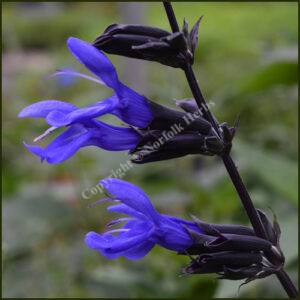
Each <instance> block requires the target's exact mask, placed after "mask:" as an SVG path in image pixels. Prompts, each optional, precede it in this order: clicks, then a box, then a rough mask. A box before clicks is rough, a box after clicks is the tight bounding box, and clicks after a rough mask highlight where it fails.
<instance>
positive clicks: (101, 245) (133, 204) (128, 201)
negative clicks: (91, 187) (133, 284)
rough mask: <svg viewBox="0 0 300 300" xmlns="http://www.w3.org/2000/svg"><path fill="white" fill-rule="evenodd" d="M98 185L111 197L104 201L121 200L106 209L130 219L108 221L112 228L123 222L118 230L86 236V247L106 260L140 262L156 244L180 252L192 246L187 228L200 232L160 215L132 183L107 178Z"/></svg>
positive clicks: (195, 228) (178, 220) (196, 228)
mask: <svg viewBox="0 0 300 300" xmlns="http://www.w3.org/2000/svg"><path fill="white" fill-rule="evenodd" d="M100 184H102V185H103V187H104V188H105V189H106V190H107V191H108V192H109V193H110V194H111V195H112V196H110V197H108V198H105V199H104V200H109V201H116V200H119V201H120V202H118V203H117V204H115V205H113V206H110V207H108V210H109V211H111V212H116V213H122V214H126V215H129V216H130V217H126V218H119V219H117V220H115V221H112V222H110V224H109V225H113V224H116V223H120V222H124V221H125V224H124V225H123V226H122V228H120V229H113V230H110V231H108V232H106V233H102V234H98V233H96V232H89V233H88V234H87V235H86V239H85V241H86V243H87V245H88V246H89V247H90V248H92V249H96V250H98V251H99V252H101V254H102V255H104V256H105V257H107V258H116V257H118V256H121V255H123V256H125V257H126V258H128V259H140V258H142V257H144V256H145V255H146V254H147V253H148V252H149V251H150V250H151V249H152V248H153V246H154V245H156V244H157V245H159V246H161V247H164V248H166V249H169V250H173V251H183V250H184V249H186V248H187V247H189V246H191V245H192V244H193V239H192V238H191V236H190V234H189V233H188V231H187V230H186V228H185V227H186V226H187V227H189V228H190V229H191V230H195V231H197V232H198V233H199V234H201V233H202V231H201V230H200V229H199V228H198V227H197V226H196V224H195V223H193V222H189V221H185V220H181V219H178V218H174V217H171V216H167V215H162V214H159V213H158V212H157V211H156V210H155V209H154V207H153V206H152V204H151V202H150V200H149V199H148V197H147V195H146V194H145V193H144V192H143V191H142V190H141V189H139V188H138V187H137V186H135V185H133V184H130V183H128V182H126V181H123V180H120V179H106V180H102V181H100ZM116 233H118V235H115V234H116Z"/></svg>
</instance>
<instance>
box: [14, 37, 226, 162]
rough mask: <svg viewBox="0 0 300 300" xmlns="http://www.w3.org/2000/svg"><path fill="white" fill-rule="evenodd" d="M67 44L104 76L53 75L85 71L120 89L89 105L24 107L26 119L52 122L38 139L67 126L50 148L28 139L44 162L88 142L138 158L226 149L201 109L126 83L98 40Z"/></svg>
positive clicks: (47, 103) (55, 102) (58, 159)
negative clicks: (165, 102)
mask: <svg viewBox="0 0 300 300" xmlns="http://www.w3.org/2000/svg"><path fill="white" fill-rule="evenodd" d="M67 45H68V48H69V50H70V52H71V53H72V54H73V56H74V57H75V58H76V59H77V60H79V62H81V63H82V64H84V65H85V66H86V68H87V69H88V70H89V71H90V72H92V73H93V74H95V75H96V76H97V77H98V78H94V77H90V76H87V75H84V74H80V73H76V72H74V71H57V72H56V73H54V74H53V75H50V76H56V75H75V76H81V77H84V78H86V79H89V80H92V81H95V82H96V83H99V84H101V85H105V86H107V87H109V88H111V89H112V90H113V92H114V93H113V94H112V96H110V97H108V98H106V99H104V100H100V101H97V102H96V103H93V104H91V105H89V106H87V107H84V108H78V107H76V106H75V105H73V104H70V103H66V102H63V101H59V100H55V99H51V100H44V101H40V102H37V103H34V104H32V105H29V106H28V107H26V108H24V109H23V110H22V111H21V112H20V114H19V117H20V118H22V117H32V118H44V119H45V121H46V122H47V123H48V124H49V125H50V126H51V127H50V128H49V129H48V130H47V131H46V132H45V133H44V134H42V135H41V136H39V137H38V138H36V139H35V141H38V140H40V139H41V138H43V137H45V136H46V135H48V134H49V133H50V132H52V131H53V130H55V129H57V128H59V127H66V130H65V131H64V132H63V133H61V134H60V135H58V136H57V137H56V138H55V139H54V141H53V142H51V143H50V144H49V145H48V146H47V147H46V148H45V149H43V148H42V147H40V146H35V145H28V144H26V143H24V144H25V145H26V147H28V149H29V150H31V151H32V152H33V153H34V154H36V155H38V156H40V158H41V160H42V161H43V160H46V161H47V162H48V163H60V162H62V161H64V160H66V159H68V158H69V157H71V156H72V155H73V154H74V153H75V152H76V151H78V150H79V149H80V148H82V147H86V146H97V147H100V148H102V149H106V150H109V151H121V150H130V153H131V154H132V161H133V162H136V163H144V162H151V161H158V160H164V159H170V158H174V157H180V156H183V155H187V154H193V153H200V154H205V155H213V154H218V153H219V152H220V149H222V141H221V140H220V139H219V137H218V135H217V134H216V133H215V132H214V130H213V128H212V126H211V124H210V123H209V122H208V121H207V120H206V119H205V118H203V117H202V114H201V112H193V114H192V113H190V112H183V111H182V112H181V111H177V110H174V109H170V108H167V107H165V106H162V105H160V104H158V103H155V102H153V101H151V100H149V99H147V98H146V97H144V96H142V95H140V94H138V93H137V92H135V91H133V90H132V89H130V88H129V87H127V86H126V85H124V84H123V83H121V82H120V81H119V79H118V75H117V73H116V70H115V68H114V66H113V65H112V63H111V62H110V61H109V59H108V58H107V57H106V56H105V55H104V54H103V53H102V52H101V51H99V50H98V49H97V48H95V47H94V46H93V45H91V44H89V43H87V42H84V41H82V40H79V39H77V38H73V37H71V38H69V39H68V41H67ZM105 114H113V115H115V116H117V117H118V118H119V119H120V120H121V121H123V122H124V123H126V124H127V125H126V126H127V127H117V126H112V125H109V124H106V123H104V122H102V121H100V120H98V119H97V118H98V117H101V116H103V115H105ZM220 145H221V146H220Z"/></svg>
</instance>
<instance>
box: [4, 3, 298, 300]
mask: <svg viewBox="0 0 300 300" xmlns="http://www.w3.org/2000/svg"><path fill="white" fill-rule="evenodd" d="M123 5H124V4H123ZM136 5H140V6H143V7H144V11H145V12H146V13H145V16H144V19H145V22H144V23H145V24H147V25H152V26H157V27H162V28H164V29H166V30H169V25H168V22H167V18H166V17H165V14H164V10H163V7H162V5H161V3H155V2H152V3H143V4H141V3H140V4H138V3H136ZM173 6H174V10H175V13H176V15H177V18H178V20H180V22H181V23H182V20H183V17H186V18H187V21H188V22H189V25H190V26H192V25H193V24H194V23H195V22H196V20H197V19H198V17H199V16H200V15H204V19H203V20H202V22H201V25H200V38H199V47H198V49H197V51H196V58H195V65H194V70H195V72H196V75H197V78H198V80H199V84H200V86H201V88H202V90H203V93H204V95H205V96H206V98H207V100H208V101H211V102H213V103H214V107H213V112H214V113H215V115H216V116H217V117H218V119H219V120H220V121H224V120H226V121H227V122H228V123H230V124H233V122H234V120H235V119H236V118H237V116H239V117H240V123H239V127H238V132H237V138H236V140H235V141H234V146H233V156H234V158H235V160H236V164H237V166H238V167H239V170H240V172H241V174H242V176H243V178H244V179H245V183H246V185H247V187H248V188H249V192H250V194H251V196H252V198H253V200H254V203H255V205H256V207H259V208H261V209H263V210H264V211H266V213H268V214H269V215H270V216H271V215H272V213H271V211H269V210H268V207H270V208H272V210H273V211H274V212H275V213H276V215H277V218H278V220H279V223H280V224H281V226H282V232H283V233H282V248H283V250H284V253H285V255H286V260H287V271H288V273H289V274H290V275H291V276H292V278H293V280H294V281H295V282H296V281H297V276H298V273H297V269H296V266H297V236H298V230H297V228H298V227H297V219H298V215H297V202H298V174H297V161H298V133H297V125H298V113H297V111H298V98H297V97H298V95H297V92H298V90H297V82H298V72H297V70H298V69H297V66H298V57H297V43H298V32H297V21H298V15H297V3H292V2H270V3H268V2H258V3H255V2H211V3H208V2H193V3H192V2H191V3H189V2H185V3H180V2H176V3H174V5H173ZM121 12H122V6H121V5H120V3H116V2H115V3H113V2H110V3H108V2H107V3H106V2H100V3H97V2H71V3H66V2H35V3H33V2H19V3H17V2H5V3H3V4H2V18H3V23H2V24H3V26H2V35H3V39H2V48H3V67H2V87H3V91H2V96H3V97H2V98H3V102H2V120H3V123H2V128H3V129H2V137H3V154H2V170H3V175H2V186H3V210H2V216H3V227H2V228H3V230H2V233H3V243H2V247H3V249H2V250H3V285H2V288H3V297H19V298H22V297H23V298H26V297H39V298H49V297H73V298H88V297H97V298H105V297H107V298H108V297H118V298H120V297H132V298H149V297H159V298H168V297H169V298H172V297H174V298H175V297H178V298H179V297H181V298H196V297H197V298H199V297H201V298H203V299H207V298H210V297H222V298H224V297H257V298H262V297H284V296H285V294H284V292H283V291H282V288H281V287H280V285H279V284H278V282H277V279H276V278H275V277H274V276H272V277H270V278H267V279H263V280H260V281H257V282H253V283H250V284H248V285H247V286H245V287H244V286H243V287H242V288H241V290H240V293H239V294H238V286H239V284H241V282H230V281H221V282H218V281H216V280H215V276H214V275H201V276H198V275H195V276H183V277H182V276H180V270H181V268H183V267H184V266H185V265H186V264H187V262H188V260H189V259H188V258H187V257H184V256H178V255H176V253H171V252H169V251H167V250H164V249H162V248H159V247H155V249H154V250H153V251H151V253H149V254H148V255H147V256H146V257H145V258H144V259H143V260H140V261H127V260H126V259H124V258H118V259H116V260H107V259H105V258H103V257H101V255H99V254H98V253H96V252H95V251H92V250H90V249H88V248H87V247H86V246H85V244H84V236H85V233H86V232H88V231H91V230H95V231H98V232H103V231H105V230H106V227H105V225H106V224H107V222H109V221H110V220H111V219H112V218H113V217H114V216H113V215H112V214H111V213H108V212H106V211H105V204H101V205H97V206H95V207H93V209H87V206H88V205H89V204H90V203H92V202H93V201H95V200H97V199H99V198H100V197H101V195H95V196H93V197H91V198H90V199H88V200H85V199H84V198H83V197H82V195H81V193H82V190H84V189H85V188H92V187H93V186H95V185H96V184H97V181H98V180H100V179H102V178H104V177H106V176H108V175H109V174H110V173H111V172H112V171H114V170H116V169H117V168H118V167H119V166H120V163H123V164H124V163H125V162H126V161H127V160H128V159H129V157H128V155H127V154H126V153H109V152H106V151H100V150H99V149H94V148H85V149H83V150H80V151H79V152H78V153H77V154H76V155H75V156H74V157H72V158H71V159H70V160H68V161H66V162H64V163H62V164H60V165H47V164H46V163H44V164H40V163H39V161H38V159H37V158H36V157H34V156H33V155H32V154H31V153H29V151H28V150H27V149H26V148H25V147H24V146H23V145H22V141H23V140H26V141H27V142H29V141H31V140H32V139H33V138H34V137H35V136H38V135H39V134H40V133H41V132H43V131H44V130H45V129H46V125H45V124H44V122H42V121H40V120H29V119H26V120H18V119H17V114H18V112H19V111H20V110H21V109H22V108H23V107H25V106H26V105H28V104H30V103H33V102H35V101H39V100H42V99H60V100H65V101H69V102H72V103H76V105H79V106H80V105H82V106H84V105H87V104H89V103H92V102H95V100H97V99H101V98H104V97H106V96H107V95H109V93H110V90H109V89H107V88H103V87H102V86H101V87H100V88H99V86H97V85H95V84H94V83H91V82H88V81H86V80H83V79H82V80H81V79H80V80H79V79H72V80H71V79H69V80H67V79H65V80H62V79H61V78H52V79H48V80H47V81H44V80H40V79H41V78H44V77H45V76H47V75H49V74H51V73H53V72H54V71H55V69H56V68H65V69H67V68H69V69H70V68H71V69H76V70H78V71H83V72H85V70H84V68H82V66H80V65H79V64H78V63H77V62H76V61H75V59H74V58H72V56H71V55H70V54H69V53H68V50H67V47H66V46H65V41H66V39H67V38H68V36H76V37H79V38H82V39H84V40H87V41H92V40H93V39H94V38H95V37H96V36H98V35H99V34H101V33H102V32H103V31H104V29H105V28H106V27H107V26H108V25H109V24H112V23H118V22H119V23H120V22H121V21H120V14H121ZM110 58H111V60H112V61H113V62H114V63H115V65H116V67H117V69H118V72H119V73H122V74H126V76H122V77H121V76H120V78H121V80H122V81H123V82H124V83H125V84H126V83H127V82H129V81H130V79H131V81H132V79H133V80H134V74H131V73H128V72H127V70H122V66H123V65H124V62H125V61H126V60H130V61H132V62H134V63H135V65H136V66H137V67H139V68H141V69H142V70H144V73H145V74H146V76H147V77H146V80H147V81H146V84H145V85H144V86H141V87H138V88H137V90H138V91H139V92H141V93H143V94H145V95H147V97H149V98H151V99H154V100H156V101H158V102H161V103H164V104H166V105H169V106H173V107H174V103H173V100H172V99H174V98H176V99H182V98H188V97H191V93H190V91H189V89H188V86H187V83H186V80H185V78H184V74H183V72H181V71H180V70H174V69H170V68H166V67H164V66H162V65H159V64H157V63H151V62H143V61H138V60H132V59H128V58H119V57H115V56H110ZM126 72H127V73H126ZM174 82H175V83H176V84H174ZM170 100H171V101H170ZM105 120H109V121H112V122H114V123H115V124H118V123H116V119H115V118H112V117H108V118H106V119H105ZM52 138H53V137H52V136H50V137H49V138H47V139H46V141H44V144H46V143H48V142H49V141H50V140H51V139H52ZM124 179H126V180H128V181H130V182H133V183H135V184H137V185H139V186H140V187H141V188H142V189H144V190H145V191H146V192H147V193H148V194H149V196H150V198H151V199H152V200H153V203H154V205H155V207H156V208H157V209H158V210H159V211H160V212H161V213H167V214H171V215H175V216H177V217H182V218H188V219H189V218H190V213H191V214H194V215H197V216H198V217H200V218H203V219H204V220H205V221H207V222H212V223H216V222H223V223H225V222H228V223H243V224H248V222H247V219H246V217H245V213H244V211H243V209H242V207H241V204H240V202H239V199H238V197H237V195H236V193H235V191H234V189H233V186H232V183H231V182H230V180H229V178H228V176H227V175H226V171H225V169H224V167H223V166H222V164H221V162H220V161H219V159H217V158H210V157H204V158H203V157H197V156H189V157H184V158H180V159H177V160H172V161H166V162H164V163H152V164H149V165H143V166H134V167H133V168H132V169H131V170H130V171H128V172H127V173H126V174H125V176H124Z"/></svg>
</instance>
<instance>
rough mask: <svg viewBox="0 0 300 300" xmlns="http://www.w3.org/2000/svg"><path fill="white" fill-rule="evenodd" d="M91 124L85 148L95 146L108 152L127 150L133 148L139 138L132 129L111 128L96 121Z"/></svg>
mask: <svg viewBox="0 0 300 300" xmlns="http://www.w3.org/2000/svg"><path fill="white" fill-rule="evenodd" d="M92 122H93V127H92V128H91V129H90V132H91V138H90V139H89V141H87V143H86V144H85V146H97V147H100V148H103V149H105V150H110V151H121V150H129V149H132V148H133V147H135V146H136V144H137V143H138V142H139V140H140V138H141V137H140V135H139V134H138V133H137V132H136V131H135V130H133V129H132V128H123V127H117V126H112V125H108V124H106V123H103V122H101V121H98V120H93V121H92Z"/></svg>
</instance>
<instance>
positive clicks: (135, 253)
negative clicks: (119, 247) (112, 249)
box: [124, 240, 155, 260]
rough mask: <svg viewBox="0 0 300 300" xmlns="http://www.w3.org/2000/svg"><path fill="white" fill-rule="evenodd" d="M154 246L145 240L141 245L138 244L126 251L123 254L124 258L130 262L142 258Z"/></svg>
mask: <svg viewBox="0 0 300 300" xmlns="http://www.w3.org/2000/svg"><path fill="white" fill-rule="evenodd" d="M154 245H155V243H153V242H150V241H148V240H147V241H145V242H143V243H140V244H139V245H137V246H136V247H133V248H131V249H130V250H128V251H126V252H125V253H124V256H125V257H126V258H128V259H131V260H137V259H140V258H143V257H144V256H145V255H146V254H148V252H149V251H150V250H151V249H152V248H153V247H154Z"/></svg>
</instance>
